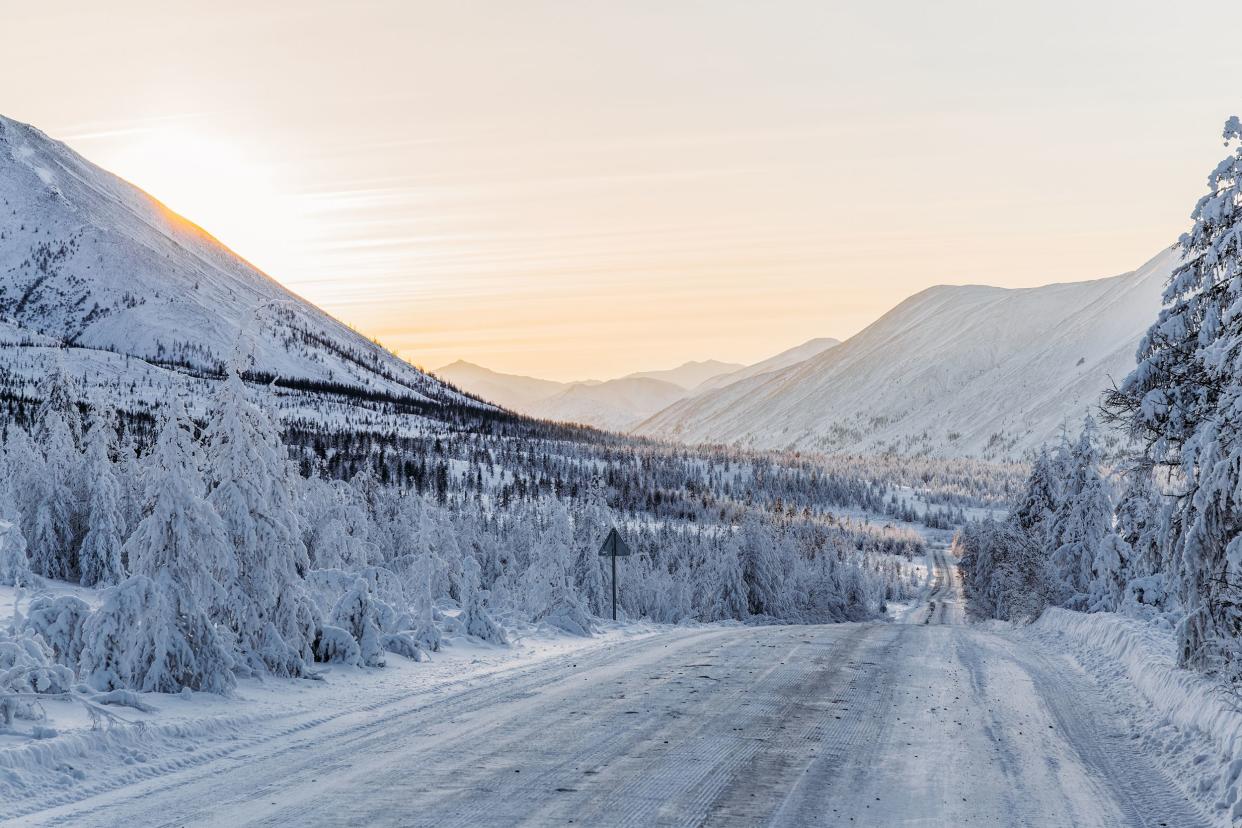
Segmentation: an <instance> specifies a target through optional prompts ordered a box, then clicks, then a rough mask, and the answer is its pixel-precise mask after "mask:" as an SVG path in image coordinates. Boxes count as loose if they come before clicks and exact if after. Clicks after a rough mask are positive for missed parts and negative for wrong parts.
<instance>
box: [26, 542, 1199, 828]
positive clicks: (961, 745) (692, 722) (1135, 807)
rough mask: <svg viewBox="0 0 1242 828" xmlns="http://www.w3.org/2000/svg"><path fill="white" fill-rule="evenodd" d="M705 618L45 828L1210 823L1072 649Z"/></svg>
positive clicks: (452, 692) (939, 561)
mask: <svg viewBox="0 0 1242 828" xmlns="http://www.w3.org/2000/svg"><path fill="white" fill-rule="evenodd" d="M935 567H936V579H935V583H934V584H933V585H932V587H931V588H929V590H928V596H927V600H926V601H925V602H924V603H923V604H922V605H920V606H918V607H915V608H913V609H912V610H911V611H909V612H908V613H906V615H905V619H904V620H905V622H906V623H886V622H877V623H870V624H841V625H834V626H823V627H760V628H747V627H708V628H695V629H684V630H673V631H669V632H667V633H663V634H660V635H657V636H654V637H649V638H646V639H642V640H630V641H622V642H616V643H609V644H607V645H605V646H601V647H599V648H594V649H592V650H590V651H588V652H579V653H576V654H573V655H569V656H565V657H558V658H556V659H552V660H549V661H545V662H544V663H542V664H539V665H535V666H529V665H528V666H526V667H517V668H514V669H512V670H506V671H502V672H500V673H499V674H496V675H492V676H488V677H485V678H484V679H483V680H480V681H464V682H460V683H452V682H450V683H448V684H447V685H446V686H445V687H444V688H443V690H442V691H440V692H425V691H424V692H421V693H419V694H417V695H411V696H410V697H408V698H405V699H400V700H397V701H395V702H391V703H389V704H385V705H381V706H378V707H376V708H375V709H368V708H367V707H366V706H365V705H361V706H360V709H359V710H357V711H356V712H348V713H346V714H345V715H339V716H331V717H327V718H326V720H325V721H323V722H322V723H321V724H317V725H316V726H314V727H312V728H309V729H306V730H302V731H298V732H295V733H287V734H284V735H274V736H273V737H272V738H271V739H268V740H263V741H259V742H258V743H257V744H255V743H252V744H248V745H247V746H246V747H245V748H244V749H240V750H238V751H236V752H222V755H219V756H218V757H214V758H212V759H210V760H209V761H206V762H202V763H199V764H197V765H192V766H189V767H185V768H181V769H175V768H174V769H172V770H170V771H169V772H167V773H162V774H159V775H156V776H155V777H154V778H151V779H148V780H145V781H141V782H137V783H134V784H129V785H127V786H124V787H120V788H117V789H115V790H112V791H105V792H101V793H99V794H97V795H94V796H92V797H90V798H86V799H81V800H79V801H76V802H72V803H68V804H62V805H61V806H59V807H57V808H54V809H51V810H45V811H42V812H37V813H34V814H31V815H28V816H27V817H25V818H23V820H22V821H23V822H28V823H31V824H47V825H78V824H82V825H100V826H115V825H132V826H146V825H186V824H212V825H228V826H235V825H282V826H283V825H435V826H476V825H513V824H527V825H568V824H577V825H588V826H598V825H635V826H644V825H745V826H750V825H867V826H888V825H920V826H925V825H952V826H958V825H1006V826H1007V825H1038V826H1049V825H1056V826H1069V825H1074V826H1089V825H1148V826H1158V825H1167V826H1177V827H1178V828H1186V827H1187V826H1195V825H1205V824H1208V823H1207V822H1205V821H1204V820H1203V818H1202V817H1201V815H1200V814H1199V813H1198V812H1197V811H1196V810H1195V809H1194V808H1193V807H1192V806H1191V805H1190V804H1188V802H1187V801H1186V799H1185V798H1183V796H1182V795H1181V794H1180V793H1179V792H1178V790H1177V788H1176V787H1175V786H1174V785H1173V784H1172V783H1171V782H1170V780H1169V779H1168V778H1166V777H1165V776H1164V775H1163V774H1162V772H1161V771H1160V770H1159V769H1158V768H1157V767H1156V766H1155V765H1154V764H1153V763H1152V762H1150V761H1149V760H1147V759H1145V757H1144V756H1143V755H1141V754H1140V753H1138V752H1137V751H1135V750H1134V749H1133V747H1132V745H1131V743H1130V742H1129V740H1128V739H1127V738H1126V737H1124V736H1123V735H1122V734H1123V732H1124V728H1123V727H1121V726H1120V724H1119V723H1117V721H1116V715H1117V714H1116V713H1114V712H1113V711H1112V710H1111V709H1109V708H1108V706H1107V704H1106V702H1104V701H1103V699H1102V697H1101V695H1100V693H1099V690H1098V688H1096V687H1095V686H1094V685H1093V684H1092V682H1091V680H1090V679H1089V678H1088V677H1087V676H1086V675H1085V674H1084V673H1083V672H1082V671H1081V670H1080V669H1078V668H1077V667H1076V666H1074V665H1073V663H1072V662H1070V661H1069V660H1068V659H1064V658H1062V657H1061V656H1058V655H1054V654H1049V653H1046V652H1043V651H1042V650H1036V649H1034V648H1032V647H1031V646H1030V645H1024V644H1021V643H1018V642H1016V641H1011V640H1010V639H1009V638H1007V637H1005V636H1002V635H997V634H993V633H989V632H987V631H984V630H980V629H974V628H969V627H965V626H962V625H961V623H960V622H961V618H962V613H961V606H960V599H959V596H958V590H957V584H956V578H955V570H954V569H953V568H952V567H951V566H950V565H949V562H948V561H947V560H946V558H945V557H944V556H943V555H942V554H940V553H936V555H935Z"/></svg>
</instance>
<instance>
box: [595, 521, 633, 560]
mask: <svg viewBox="0 0 1242 828" xmlns="http://www.w3.org/2000/svg"><path fill="white" fill-rule="evenodd" d="M599 554H600V557H603V558H623V557H625V556H626V555H633V554H634V553H633V552H631V551H630V547H629V546H627V545H626V543H625V541H624V540H622V539H621V533H620V532H618V531H617V528H616V527H615V526H614V527H613V528H612V531H610V532H609V533H608V537H606V538H604V545H603V546H601V547H600V548H599Z"/></svg>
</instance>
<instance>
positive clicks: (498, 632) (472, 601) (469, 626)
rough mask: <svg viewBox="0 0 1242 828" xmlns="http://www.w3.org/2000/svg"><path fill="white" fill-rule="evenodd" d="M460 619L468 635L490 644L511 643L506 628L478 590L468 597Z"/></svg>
mask: <svg viewBox="0 0 1242 828" xmlns="http://www.w3.org/2000/svg"><path fill="white" fill-rule="evenodd" d="M458 620H460V621H461V623H462V628H463V630H464V631H465V633H466V634H467V635H472V636H474V637H475V638H478V639H481V640H483V641H486V642H488V643H489V644H502V645H506V646H507V645H508V644H509V637H508V636H507V635H505V631H504V628H502V627H501V626H500V625H499V624H497V623H496V620H495V619H494V618H492V616H491V613H489V612H488V611H487V608H486V607H485V606H484V605H483V596H482V595H481V594H480V593H479V592H478V591H477V590H476V591H473V592H472V593H471V594H470V595H469V596H468V597H467V598H466V605H465V607H463V608H462V611H461V615H460V616H459V618H458Z"/></svg>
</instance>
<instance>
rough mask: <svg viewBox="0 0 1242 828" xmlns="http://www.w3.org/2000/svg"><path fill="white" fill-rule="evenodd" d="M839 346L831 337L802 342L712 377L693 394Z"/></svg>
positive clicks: (817, 354)
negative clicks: (773, 354)
mask: <svg viewBox="0 0 1242 828" xmlns="http://www.w3.org/2000/svg"><path fill="white" fill-rule="evenodd" d="M840 344H841V340H839V339H833V338H832V337H827V336H824V337H819V338H817V339H811V340H808V341H806V342H803V343H802V344H801V345H795V346H794V347H792V348H790V349H789V350H787V351H781V352H780V353H779V354H777V355H776V356H770V357H768V358H767V359H765V360H763V361H762V362H756V363H755V364H754V365H747V366H746V367H745V368H741V369H738V370H737V371H730V372H729V373H727V374H718V375H716V376H714V377H710V378H709V379H707V380H705V381H703V382H701V383H699V384H698V385H697V386H695V387H694V389H693V392H694V393H695V394H702V393H703V392H705V391H710V390H712V389H713V388H724V387H725V386H726V385H732V384H733V383H735V382H739V381H741V380H744V379H750V378H751V377H757V376H759V375H760V374H767V373H771V372H772V371H779V370H780V369H782V368H788V367H789V366H790V365H797V364H798V363H799V362H803V361H804V360H808V359H811V358H812V357H816V356H819V355H820V354H822V353H823V352H824V351H826V350H828V349H829V348H833V347H836V346H837V345H840Z"/></svg>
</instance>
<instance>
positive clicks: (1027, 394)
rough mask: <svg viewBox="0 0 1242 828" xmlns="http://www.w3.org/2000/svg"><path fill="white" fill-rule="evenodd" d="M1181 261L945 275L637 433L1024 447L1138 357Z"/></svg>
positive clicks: (781, 442)
mask: <svg viewBox="0 0 1242 828" xmlns="http://www.w3.org/2000/svg"><path fill="white" fill-rule="evenodd" d="M1177 261H1178V257H1177V254H1176V253H1175V252H1173V251H1172V250H1168V251H1163V252H1161V253H1160V254H1158V255H1157V256H1156V257H1155V258H1153V259H1152V260H1150V261H1149V262H1147V263H1146V264H1144V265H1143V266H1142V267H1140V268H1139V269H1138V270H1136V271H1133V272H1131V273H1127V274H1123V275H1121V276H1115V277H1112V278H1107V279H1099V280H1095V281H1088V282H1076V283H1068V284H1053V285H1047V286H1045V287H1038V288H1024V289H1006V288H997V287H986V286H979V285H967V286H938V287H933V288H928V289H927V290H924V291H922V292H920V293H917V294H915V295H914V296H911V297H910V298H909V299H906V300H905V301H904V302H902V303H901V304H899V305H897V306H896V307H895V308H893V309H892V310H891V311H889V312H888V313H886V314H885V315H884V316H882V317H881V318H880V319H879V320H877V321H876V322H874V323H873V324H871V325H870V326H868V327H867V328H866V329H864V330H863V331H861V332H859V333H858V334H856V335H855V336H853V337H851V338H850V339H848V340H846V341H845V342H844V343H842V344H841V345H838V346H836V347H834V348H832V349H830V350H828V351H825V352H823V353H821V354H820V355H818V356H816V357H813V358H811V359H808V360H805V361H803V362H800V363H797V364H794V365H791V366H789V367H786V368H784V369H781V370H779V371H776V372H771V373H766V374H761V375H758V376H754V377H750V378H747V379H743V380H741V381H738V382H734V383H732V384H729V385H726V386H724V387H722V388H718V389H713V390H709V391H707V392H705V393H702V394H698V395H696V396H694V397H691V398H688V399H685V400H681V401H679V402H676V403H674V404H673V405H671V406H669V407H668V408H667V409H665V410H663V411H661V412H659V413H657V414H655V415H653V416H652V417H651V418H650V419H648V420H646V421H645V422H643V423H642V424H641V425H639V426H638V427H636V428H635V429H634V433H637V434H640V435H648V436H655V437H662V438H666V439H673V440H679V441H683V442H687V443H703V442H707V443H732V444H739V445H745V446H750V447H755V448H769V449H801V450H814V451H825V452H889V451H892V452H899V453H906V454H910V453H913V454H920V453H923V454H932V455H943V456H974V457H984V458H995V459H999V458H1013V457H1019V456H1022V455H1023V454H1024V453H1026V452H1028V451H1030V450H1031V449H1033V448H1035V447H1036V446H1038V445H1040V444H1041V443H1044V442H1046V441H1048V440H1052V439H1055V438H1056V437H1057V435H1058V433H1059V432H1060V431H1061V429H1062V428H1063V427H1065V426H1067V425H1068V426H1069V427H1070V428H1071V429H1072V428H1074V427H1076V426H1077V425H1078V423H1079V422H1080V421H1081V418H1082V417H1083V415H1084V414H1086V413H1088V412H1090V411H1093V410H1094V409H1095V408H1096V407H1097V406H1098V404H1099V401H1100V395H1101V393H1102V392H1103V391H1104V390H1105V389H1106V388H1107V387H1108V386H1109V384H1110V382H1111V381H1112V380H1118V381H1119V380H1120V379H1121V378H1122V377H1123V376H1125V374H1126V373H1128V372H1129V370H1130V368H1131V367H1132V366H1133V364H1134V352H1135V349H1136V348H1137V345H1138V342H1139V339H1140V338H1141V337H1142V335H1143V334H1144V333H1145V331H1146V330H1147V327H1148V326H1149V325H1150V324H1151V323H1152V321H1154V320H1155V317H1156V313H1157V312H1158V310H1159V308H1160V294H1161V291H1162V289H1163V285H1164V284H1165V282H1166V281H1167V279H1168V277H1169V274H1170V273H1171V271H1172V269H1173V267H1174V266H1175V264H1176V263H1177Z"/></svg>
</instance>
